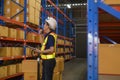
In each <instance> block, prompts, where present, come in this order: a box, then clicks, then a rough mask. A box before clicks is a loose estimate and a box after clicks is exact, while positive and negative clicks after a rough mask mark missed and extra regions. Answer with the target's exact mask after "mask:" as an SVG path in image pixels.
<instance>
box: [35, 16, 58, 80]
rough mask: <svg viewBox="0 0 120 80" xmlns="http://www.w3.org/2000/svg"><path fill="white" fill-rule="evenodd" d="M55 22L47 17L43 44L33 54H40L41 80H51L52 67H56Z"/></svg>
mask: <svg viewBox="0 0 120 80" xmlns="http://www.w3.org/2000/svg"><path fill="white" fill-rule="evenodd" d="M56 26H57V22H56V20H55V19H54V18H52V17H48V18H47V19H46V20H45V24H44V29H43V30H44V34H45V38H44V42H43V44H42V47H41V50H38V49H36V50H35V52H39V53H41V58H42V65H43V70H42V80H52V77H53V71H54V67H55V65H56V60H55V51H56V38H57V35H56V34H55V33H54V31H55V29H56Z"/></svg>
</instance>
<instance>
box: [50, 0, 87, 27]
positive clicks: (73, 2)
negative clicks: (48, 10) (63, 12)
mask: <svg viewBox="0 0 120 80" xmlns="http://www.w3.org/2000/svg"><path fill="white" fill-rule="evenodd" d="M52 1H53V2H54V3H55V2H56V0H52ZM58 1H59V5H58V6H59V7H60V8H61V9H62V8H65V7H66V9H67V15H68V16H69V13H70V12H72V19H73V21H74V22H75V24H76V25H83V26H86V11H87V8H86V5H87V0H58ZM68 5H70V7H71V8H68Z"/></svg>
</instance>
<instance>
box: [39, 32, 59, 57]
mask: <svg viewBox="0 0 120 80" xmlns="http://www.w3.org/2000/svg"><path fill="white" fill-rule="evenodd" d="M49 35H52V36H53V37H54V39H55V44H54V49H55V52H54V53H51V54H47V55H46V54H43V53H41V58H42V59H53V58H55V53H56V39H57V35H56V34H55V33H50V34H49ZM47 41H48V36H47V37H46V38H45V40H44V42H43V44H42V47H41V51H44V50H45V47H46V43H47Z"/></svg>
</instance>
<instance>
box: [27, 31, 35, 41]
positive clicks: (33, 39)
mask: <svg viewBox="0 0 120 80" xmlns="http://www.w3.org/2000/svg"><path fill="white" fill-rule="evenodd" d="M26 39H27V40H30V41H35V34H34V33H31V32H28V33H27V37H26Z"/></svg>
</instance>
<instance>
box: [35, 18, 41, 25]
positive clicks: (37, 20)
mask: <svg viewBox="0 0 120 80" xmlns="http://www.w3.org/2000/svg"><path fill="white" fill-rule="evenodd" d="M39 20H40V17H39V16H35V24H36V25H39V23H40V22H39Z"/></svg>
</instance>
